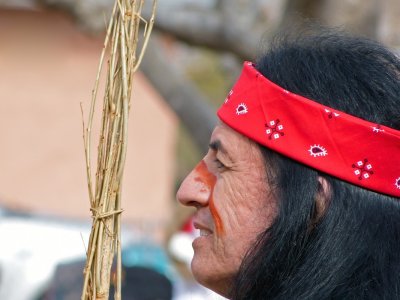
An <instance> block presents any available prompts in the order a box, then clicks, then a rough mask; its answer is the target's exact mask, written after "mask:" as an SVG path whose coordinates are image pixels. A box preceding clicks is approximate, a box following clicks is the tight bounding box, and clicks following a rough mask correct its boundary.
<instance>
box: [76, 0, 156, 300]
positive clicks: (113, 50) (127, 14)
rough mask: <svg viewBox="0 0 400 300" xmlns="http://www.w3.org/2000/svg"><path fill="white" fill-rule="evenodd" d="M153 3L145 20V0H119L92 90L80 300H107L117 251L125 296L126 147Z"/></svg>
mask: <svg viewBox="0 0 400 300" xmlns="http://www.w3.org/2000/svg"><path fill="white" fill-rule="evenodd" d="M152 1H153V2H152V14H151V18H150V19H149V20H145V19H143V18H142V16H141V13H142V9H143V6H144V0H116V2H115V5H114V9H113V12H112V15H111V19H110V22H109V25H108V28H107V35H106V38H105V42H104V49H103V51H102V54H101V58H100V64H99V70H98V74H97V77H96V82H95V86H94V89H93V91H92V101H91V107H90V112H89V117H88V121H87V126H86V127H85V124H84V133H83V138H84V144H85V157H86V169H87V181H88V189H89V198H90V206H91V211H92V215H93V224H92V231H91V234H90V239H89V244H88V249H87V261H86V266H85V269H84V284H83V291H82V297H81V300H95V299H96V300H103V299H104V300H108V298H109V286H110V275H111V265H112V263H113V259H114V254H115V253H117V263H116V278H115V295H114V299H118V300H119V299H121V212H122V209H121V187H122V176H123V170H124V164H125V156H126V149H127V131H128V115H129V108H130V98H131V91H132V83H133V74H134V73H135V72H136V71H137V69H138V67H139V64H140V62H141V60H142V57H143V54H144V51H145V49H146V46H147V42H148V39H149V36H150V33H151V30H152V27H153V24H154V15H155V9H156V0H152ZM141 27H144V28H141ZM141 29H143V30H141ZM143 31H144V35H143V36H142V32H143ZM139 43H140V44H141V47H140V49H139V46H138V44H139ZM105 60H107V73H106V75H105V94H104V99H103V111H102V117H101V129H100V137H99V144H98V149H97V150H98V153H97V166H96V167H94V169H96V179H95V184H93V179H92V171H91V170H92V163H91V135H92V124H93V117H94V113H95V104H96V98H97V91H98V86H99V81H100V77H101V74H102V68H103V62H104V61H105ZM84 123H85V122H84Z"/></svg>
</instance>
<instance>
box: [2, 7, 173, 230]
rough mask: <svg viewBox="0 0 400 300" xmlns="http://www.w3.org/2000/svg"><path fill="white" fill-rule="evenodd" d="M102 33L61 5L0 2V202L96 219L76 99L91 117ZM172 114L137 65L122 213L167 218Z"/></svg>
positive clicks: (142, 218)
mask: <svg viewBox="0 0 400 300" xmlns="http://www.w3.org/2000/svg"><path fill="white" fill-rule="evenodd" d="M103 39H104V37H103V36H101V37H90V36H87V35H85V34H84V33H82V32H81V31H80V30H79V28H77V27H76V26H75V25H74V23H73V21H72V20H70V19H69V18H68V17H66V16H65V15H63V14H61V13H56V12H38V11H20V10H18V11H17V10H15V11H13V10H0V205H5V206H10V207H12V208H18V209H22V210H29V211H33V212H40V213H45V214H55V215H60V216H64V217H74V218H82V219H87V220H89V219H90V212H89V200H88V192H87V185H86V174H85V162H84V148H83V140H82V119H81V111H80V102H82V103H83V108H84V112H85V117H87V114H88V112H89V106H90V97H91V90H92V88H93V84H94V79H95V76H96V73H97V66H98V62H99V57H100V51H101V49H102V43H103ZM99 90H100V91H101V90H102V89H101V88H100V89H99ZM101 100H102V98H101V97H99V101H98V102H99V103H100V102H101ZM100 104H101V103H100ZM97 113H98V114H100V112H99V111H97ZM97 121H98V120H97ZM97 123H98V122H97ZM176 123H177V122H176V120H175V117H174V116H173V114H172V113H171V112H170V111H169V109H168V108H167V107H166V105H165V104H164V103H163V101H162V99H161V98H160V96H159V95H158V94H157V92H156V91H155V90H154V89H153V88H152V87H151V85H150V84H149V83H148V82H147V81H146V79H145V78H144V77H143V76H142V75H140V74H137V75H136V77H135V81H134V91H133V99H132V107H131V115H130V126H129V127H130V134H129V145H128V154H127V162H126V169H125V176H124V183H123V209H124V210H125V211H124V213H123V220H125V221H142V222H144V223H146V222H153V223H154V222H165V221H166V220H167V219H168V217H169V214H170V211H171V204H172V201H171V197H173V195H172V188H173V180H174V176H173V171H174V170H173V164H174V143H175V133H176V125H177V124H176ZM96 146H97V137H95V138H94V139H93V149H95V148H96ZM93 157H94V162H95V160H96V157H97V156H96V153H94V155H93Z"/></svg>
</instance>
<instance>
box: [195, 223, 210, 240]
mask: <svg viewBox="0 0 400 300" xmlns="http://www.w3.org/2000/svg"><path fill="white" fill-rule="evenodd" d="M193 226H194V228H196V229H199V230H200V236H209V235H211V234H213V232H212V230H211V229H210V228H208V227H207V226H205V225H204V224H202V223H200V222H198V221H194V222H193Z"/></svg>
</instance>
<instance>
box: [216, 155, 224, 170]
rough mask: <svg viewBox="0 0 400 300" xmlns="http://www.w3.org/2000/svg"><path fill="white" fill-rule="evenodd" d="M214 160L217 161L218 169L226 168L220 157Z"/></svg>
mask: <svg viewBox="0 0 400 300" xmlns="http://www.w3.org/2000/svg"><path fill="white" fill-rule="evenodd" d="M214 162H215V165H216V166H217V168H218V169H224V168H225V165H224V164H223V163H222V162H221V161H220V160H219V159H218V158H216V159H215V160H214Z"/></svg>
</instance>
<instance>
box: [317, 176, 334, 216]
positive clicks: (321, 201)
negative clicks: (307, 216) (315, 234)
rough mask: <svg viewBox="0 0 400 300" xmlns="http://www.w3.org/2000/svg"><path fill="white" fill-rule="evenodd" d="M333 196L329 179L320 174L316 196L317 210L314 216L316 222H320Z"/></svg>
mask: <svg viewBox="0 0 400 300" xmlns="http://www.w3.org/2000/svg"><path fill="white" fill-rule="evenodd" d="M331 196H332V190H331V185H330V184H329V182H328V180H326V178H324V177H322V176H318V192H317V195H316V197H315V212H314V218H313V223H314V224H315V223H318V222H319V220H320V219H321V218H322V217H323V216H324V214H325V212H326V209H327V208H328V206H329V202H330V199H331Z"/></svg>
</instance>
